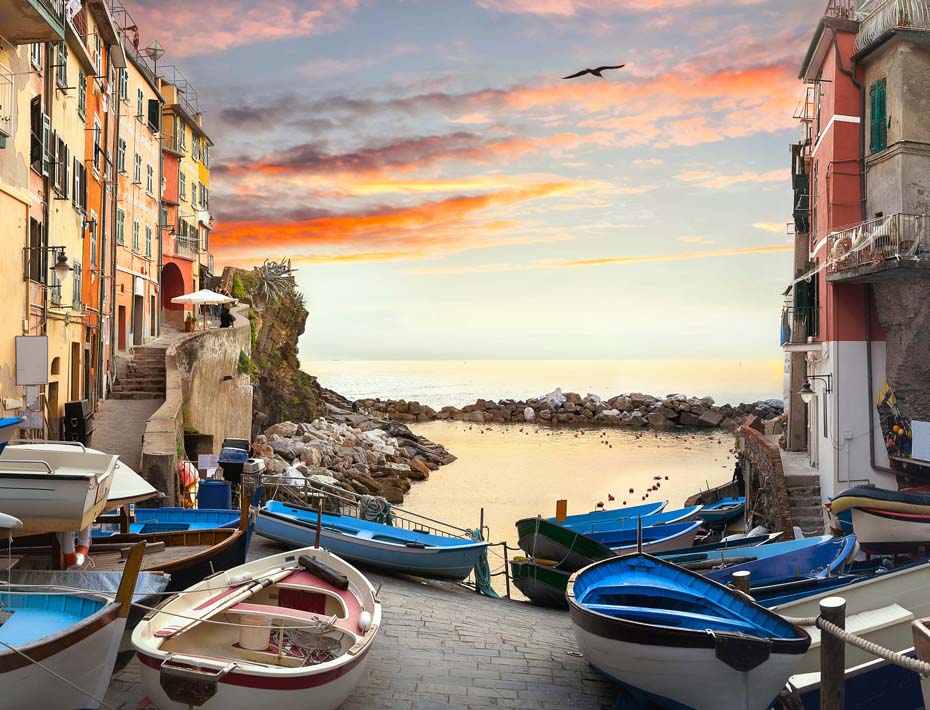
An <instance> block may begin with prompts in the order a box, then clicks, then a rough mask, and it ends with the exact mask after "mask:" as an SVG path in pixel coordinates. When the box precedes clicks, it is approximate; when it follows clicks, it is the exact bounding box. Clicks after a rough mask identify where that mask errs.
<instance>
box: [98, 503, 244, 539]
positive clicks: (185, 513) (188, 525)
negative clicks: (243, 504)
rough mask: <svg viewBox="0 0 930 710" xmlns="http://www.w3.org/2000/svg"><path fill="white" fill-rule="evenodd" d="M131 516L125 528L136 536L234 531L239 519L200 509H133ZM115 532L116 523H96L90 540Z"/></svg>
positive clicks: (236, 514)
mask: <svg viewBox="0 0 930 710" xmlns="http://www.w3.org/2000/svg"><path fill="white" fill-rule="evenodd" d="M133 514H134V516H135V522H133V523H130V524H129V532H131V533H136V534H145V533H162V532H178V531H181V530H212V529H214V528H237V527H239V518H240V516H241V513H240V512H239V511H238V510H222V509H216V510H210V509H203V508H136V509H135V510H134V511H133ZM119 531H120V529H119V523H111V522H107V523H99V524H98V525H96V526H95V529H94V531H93V536H94V537H109V536H111V535H116V534H119Z"/></svg>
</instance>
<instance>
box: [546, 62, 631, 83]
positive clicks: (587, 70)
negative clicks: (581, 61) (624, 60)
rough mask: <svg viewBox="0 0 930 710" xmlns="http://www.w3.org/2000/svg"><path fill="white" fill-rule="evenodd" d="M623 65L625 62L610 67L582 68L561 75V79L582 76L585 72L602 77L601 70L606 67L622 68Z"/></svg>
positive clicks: (606, 68)
mask: <svg viewBox="0 0 930 710" xmlns="http://www.w3.org/2000/svg"><path fill="white" fill-rule="evenodd" d="M625 66H626V64H617V65H616V66H612V67H598V68H597V69H582V70H581V71H579V72H575V73H574V74H569V75H568V76H563V77H562V78H563V79H577V78H578V77H579V76H584V75H585V74H593V75H594V76H597V77H600V78H601V79H603V78H604V75H603V74H601V72H602V71H607V70H608V69H623V67H625Z"/></svg>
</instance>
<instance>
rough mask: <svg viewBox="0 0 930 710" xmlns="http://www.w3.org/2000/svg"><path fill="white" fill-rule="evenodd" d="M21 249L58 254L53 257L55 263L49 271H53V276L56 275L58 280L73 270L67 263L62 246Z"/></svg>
mask: <svg viewBox="0 0 930 710" xmlns="http://www.w3.org/2000/svg"><path fill="white" fill-rule="evenodd" d="M23 251H38V252H50V253H52V254H57V255H58V256H57V257H55V265H54V266H52V268H51V269H50V271H54V272H55V276H57V277H58V280H59V281H62V280H64V278H65V276H67V275H68V272H70V271H73V269H72V268H71V265H70V264H69V263H68V257H67V256H66V255H65V248H64V247H23Z"/></svg>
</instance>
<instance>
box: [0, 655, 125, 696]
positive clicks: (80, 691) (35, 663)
mask: <svg viewBox="0 0 930 710" xmlns="http://www.w3.org/2000/svg"><path fill="white" fill-rule="evenodd" d="M0 644H3V645H4V646H6V647H7V648H8V649H10V650H11V651H13V653H18V654H19V655H20V656H22V657H23V658H25V659H26V660H27V661H29V662H30V663H32V664H34V665H36V666H38V667H39V668H41V669H42V670H43V671H45V672H46V673H48V674H50V675H53V676H55V677H56V678H58V680H60V681H61V682H63V683H67V684H68V685H70V686H71V687H72V688H74V689H75V690H76V691H78V692H79V693H81V694H83V695H86V696H87V697H88V698H90V699H91V700H93V701H94V702H95V703H98V704H99V705H100V706H101V707H104V708H107V709H108V710H116V708H114V707H113V706H112V705H110V704H109V703H107V702H105V701H104V700H103V699H102V698H98V697H97V696H96V695H94V694H93V693H89V692H88V691H86V690H84V689H83V688H82V687H81V686H79V685H77V684H76V683H72V682H71V681H70V680H68V679H67V678H65V677H64V676H63V675H61V674H60V673H57V672H56V671H53V670H52V669H51V668H49V667H48V666H46V665H45V664H44V663H42V662H40V661H37V660H36V659H34V658H32V657H31V656H27V655H26V654H25V653H23V652H22V651H20V650H19V649H18V648H16V647H15V646H11V645H10V644H8V643H6V642H5V641H0Z"/></svg>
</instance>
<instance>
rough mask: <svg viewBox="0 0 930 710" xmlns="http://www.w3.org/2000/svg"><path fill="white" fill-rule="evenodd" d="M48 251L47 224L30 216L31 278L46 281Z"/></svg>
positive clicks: (39, 281) (31, 279)
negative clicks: (46, 246) (46, 247)
mask: <svg viewBox="0 0 930 710" xmlns="http://www.w3.org/2000/svg"><path fill="white" fill-rule="evenodd" d="M47 267H48V253H47V252H46V251H45V225H44V224H42V223H41V222H39V221H38V220H36V219H32V218H31V217H30V218H29V280H30V281H36V282H37V283H43V284H44V283H45V282H46V274H47V273H48V270H47Z"/></svg>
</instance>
